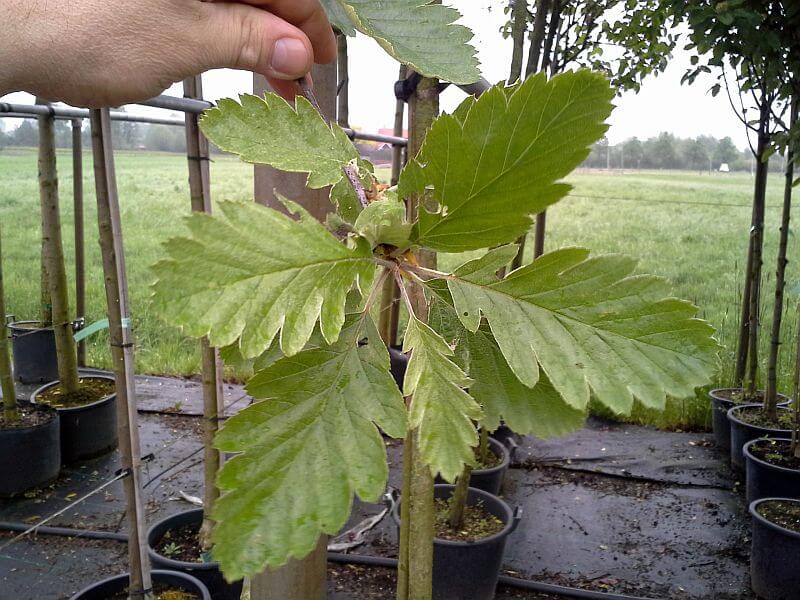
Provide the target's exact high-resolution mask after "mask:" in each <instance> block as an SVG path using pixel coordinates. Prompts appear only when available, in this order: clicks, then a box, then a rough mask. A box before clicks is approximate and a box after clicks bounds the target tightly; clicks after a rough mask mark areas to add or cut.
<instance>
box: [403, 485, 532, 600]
mask: <svg viewBox="0 0 800 600" xmlns="http://www.w3.org/2000/svg"><path fill="white" fill-rule="evenodd" d="M453 489H454V486H452V485H436V486H434V492H433V493H434V496H435V497H436V498H444V499H446V498H449V497H450V496H451V495H452V494H453ZM401 502H402V500H400V501H399V502H398V503H397V504H396V505H395V508H394V512H393V513H392V517H393V518H394V520H395V522H396V523H397V525H398V526H399V525H400V504H401ZM478 502H481V504H482V506H483V508H484V509H486V510H487V511H488V512H490V513H491V514H493V515H494V516H496V517H497V518H498V519H500V520H501V521H503V523H504V524H505V527H504V528H503V529H502V530H501V531H500V532H498V533H496V534H495V535H493V536H490V537H487V538H484V539H482V540H478V541H475V542H453V541H449V540H440V539H438V538H437V539H435V540H434V541H433V598H434V600H492V598H494V591H495V588H496V587H497V580H498V578H499V577H500V568H501V567H502V564H503V552H504V551H505V547H506V540H507V539H508V536H509V535H511V534H512V533H514V530H515V529H516V528H517V525H519V521H520V510H519V508H517V510H516V511H512V510H511V507H510V506H509V505H508V504H506V503H505V502H503V501H502V500H501V499H500V498H498V497H497V496H494V495H492V494H489V493H487V492H484V491H483V490H476V489H475V488H469V492H468V494H467V504H468V505H470V506H472V505H475V504H477V503H478Z"/></svg>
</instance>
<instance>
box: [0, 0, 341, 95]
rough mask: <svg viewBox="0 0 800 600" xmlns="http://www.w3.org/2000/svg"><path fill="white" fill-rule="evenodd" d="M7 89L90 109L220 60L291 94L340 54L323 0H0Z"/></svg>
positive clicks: (157, 88)
mask: <svg viewBox="0 0 800 600" xmlns="http://www.w3.org/2000/svg"><path fill="white" fill-rule="evenodd" d="M0 14H2V15H3V17H4V19H3V20H4V23H3V30H4V31H3V35H2V36H0V56H1V57H3V60H2V61H0V95H3V94H5V93H8V92H12V91H26V92H30V93H32V94H34V95H36V96H41V97H43V98H47V99H48V100H52V101H63V102H66V103H68V104H72V105H74V106H85V107H90V108H96V107H103V106H118V105H120V104H125V103H129V102H135V101H139V100H144V99H146V98H150V97H152V96H156V95H158V94H159V93H161V92H162V91H163V90H165V89H166V88H168V87H169V86H170V85H172V84H173V83H175V82H176V81H180V80H182V79H185V78H186V77H190V76H192V75H196V74H198V73H202V72H203V71H207V70H209V69H214V68H225V67H227V68H232V69H244V70H248V71H253V72H255V73H259V74H261V75H265V76H266V77H267V79H268V80H269V81H270V84H271V85H272V87H273V88H274V89H275V90H276V91H277V92H278V93H281V94H283V95H284V96H286V97H290V96H293V95H294V93H295V91H296V90H295V88H296V86H295V84H294V80H296V79H298V78H300V77H303V76H304V75H306V74H307V73H308V72H309V70H310V69H311V66H312V64H313V63H314V62H317V63H327V62H330V61H332V60H334V59H335V57H336V40H335V38H334V35H333V31H332V30H331V27H330V24H329V23H328V19H327V17H326V15H325V12H324V10H323V9H322V7H321V6H320V4H319V1H318V0H247V3H240V2H237V1H234V2H204V1H201V0H128V1H127V2H109V1H108V0H0Z"/></svg>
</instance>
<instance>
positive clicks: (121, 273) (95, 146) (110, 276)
mask: <svg viewBox="0 0 800 600" xmlns="http://www.w3.org/2000/svg"><path fill="white" fill-rule="evenodd" d="M91 124H92V150H93V154H94V175H95V190H96V192H97V225H98V229H99V232H100V249H101V255H102V257H103V275H104V281H105V290H106V306H107V308H108V321H109V328H108V331H109V338H110V339H109V341H110V345H111V362H112V364H113V368H114V379H115V384H116V392H117V430H118V431H119V455H120V467H121V468H122V469H123V470H125V471H127V472H128V476H127V477H125V478H124V479H123V480H122V486H123V489H124V491H125V510H126V517H127V521H128V568H129V571H130V598H131V600H152V599H153V592H152V582H151V578H150V561H149V559H148V558H147V545H146V535H147V529H146V523H145V514H144V498H143V497H142V487H141V469H142V467H141V458H140V457H141V447H140V443H139V428H138V425H137V418H138V413H137V412H136V387H135V380H134V377H135V373H134V355H133V335H132V333H131V330H130V325H129V323H130V310H129V302H128V280H127V274H126V271H125V251H124V245H123V243H122V224H121V221H120V214H119V198H118V197H117V180H116V173H115V170H114V158H113V150H112V140H111V118H110V116H109V113H108V109H103V110H92V111H91Z"/></svg>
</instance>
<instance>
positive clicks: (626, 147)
mask: <svg viewBox="0 0 800 600" xmlns="http://www.w3.org/2000/svg"><path fill="white" fill-rule="evenodd" d="M622 151H623V153H624V157H625V166H626V167H628V168H632V167H635V168H637V169H641V168H642V159H643V158H644V146H642V142H641V141H640V140H639V138H637V137H632V138H629V139H627V140H625V141H624V142H623V143H622Z"/></svg>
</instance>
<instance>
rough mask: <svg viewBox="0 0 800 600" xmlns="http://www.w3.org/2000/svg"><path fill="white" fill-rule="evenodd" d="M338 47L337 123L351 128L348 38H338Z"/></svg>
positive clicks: (342, 36)
mask: <svg viewBox="0 0 800 600" xmlns="http://www.w3.org/2000/svg"><path fill="white" fill-rule="evenodd" d="M336 44H337V46H338V56H337V63H336V65H337V69H338V76H339V84H338V88H337V90H336V98H337V106H336V122H337V123H339V125H341V126H342V127H350V65H349V61H348V58H347V36H346V35H344V34H339V35H337V36H336Z"/></svg>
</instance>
